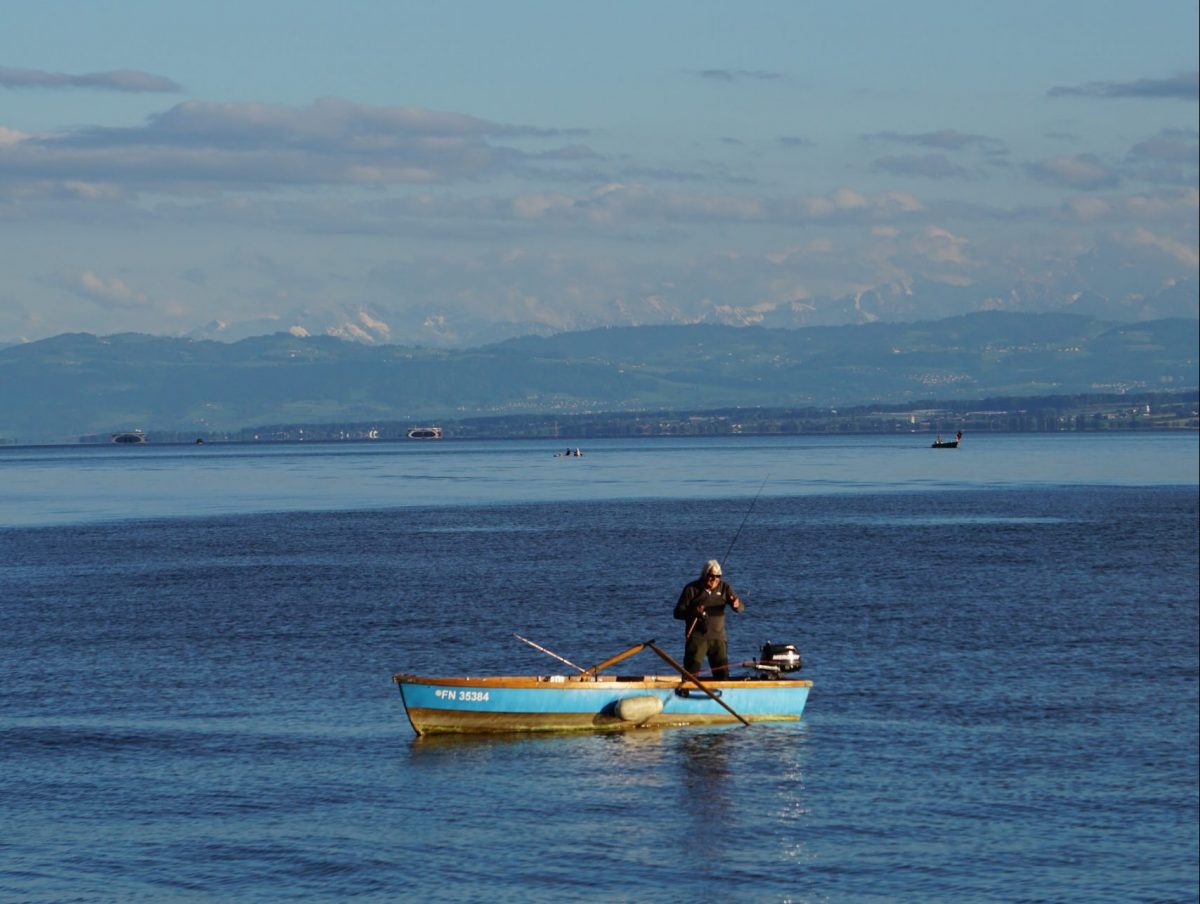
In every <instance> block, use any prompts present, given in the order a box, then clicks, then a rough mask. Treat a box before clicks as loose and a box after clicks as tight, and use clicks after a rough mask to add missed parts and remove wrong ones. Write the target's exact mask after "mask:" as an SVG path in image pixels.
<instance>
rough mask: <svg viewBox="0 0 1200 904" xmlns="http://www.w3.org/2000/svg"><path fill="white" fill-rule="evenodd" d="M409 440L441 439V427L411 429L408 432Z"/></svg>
mask: <svg viewBox="0 0 1200 904" xmlns="http://www.w3.org/2000/svg"><path fill="white" fill-rule="evenodd" d="M408 438H409V439H441V438H442V428H441V427H413V428H412V429H411V430H409V431H408Z"/></svg>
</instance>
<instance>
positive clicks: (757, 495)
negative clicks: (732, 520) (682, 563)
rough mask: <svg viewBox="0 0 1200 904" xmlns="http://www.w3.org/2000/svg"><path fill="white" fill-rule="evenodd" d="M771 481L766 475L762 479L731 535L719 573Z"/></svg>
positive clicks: (723, 569)
mask: <svg viewBox="0 0 1200 904" xmlns="http://www.w3.org/2000/svg"><path fill="white" fill-rule="evenodd" d="M770 479H771V475H770V474H768V475H767V476H766V477H764V478H763V482H762V486H760V487H759V488H758V492H757V493H755V494H754V498H753V499H751V500H750V508H748V509H746V516H745V517H744V518H742V523H741V524H739V525H738V529H737V533H735V534H734V535H733V539H732V540H730V541H729V548H728V549H727V550H725V555H723V556H722V557H721V571H722V572H724V571H725V560H726V559H728V558H729V554H730V553H731V552H733V544H735V543H736V542H737V541H738V537H740V536H741V535H742V528H743V527H745V526H746V522H747V521H749V520H750V513H751V512H752V511H754V504H755V503H756V502H758V497H759V496H761V495H762V491H763V489H764V488H765V487H766V485H767V481H768V480H770Z"/></svg>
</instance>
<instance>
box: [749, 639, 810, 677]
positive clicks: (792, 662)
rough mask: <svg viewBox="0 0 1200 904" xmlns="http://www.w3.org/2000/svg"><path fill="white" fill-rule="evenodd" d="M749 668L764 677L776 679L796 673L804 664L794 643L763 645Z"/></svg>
mask: <svg viewBox="0 0 1200 904" xmlns="http://www.w3.org/2000/svg"><path fill="white" fill-rule="evenodd" d="M750 665H751V667H752V668H753V669H754V670H755V671H757V672H761V673H763V674H764V675H770V676H775V677H778V676H779V675H781V674H783V673H785V672H798V671H800V669H801V668H802V667H803V665H804V662H803V660H801V658H800V651H799V650H797V649H796V645H795V644H794V643H769V642H768V643H765V644H763V646H762V650H761V651H760V652H759V654H758V659H755V660H754V661H753V662H752V663H751V664H750Z"/></svg>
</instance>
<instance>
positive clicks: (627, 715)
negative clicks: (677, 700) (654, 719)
mask: <svg viewBox="0 0 1200 904" xmlns="http://www.w3.org/2000/svg"><path fill="white" fill-rule="evenodd" d="M662 708H663V704H662V701H661V700H659V699H658V698H657V697H651V696H650V695H649V694H641V695H639V696H637V697H622V698H621V699H620V700H618V701H617V706H616V713H617V718H618V719H622V720H624V721H626V722H645V721H646V720H647V719H649V718H650V717H651V716H657V715H658V714H659V713H660V712H662Z"/></svg>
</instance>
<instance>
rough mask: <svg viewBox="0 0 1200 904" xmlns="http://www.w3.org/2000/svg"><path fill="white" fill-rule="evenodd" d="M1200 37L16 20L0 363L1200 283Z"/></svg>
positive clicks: (625, 10)
mask: <svg viewBox="0 0 1200 904" xmlns="http://www.w3.org/2000/svg"><path fill="white" fill-rule="evenodd" d="M1198 33H1200V21H1198V13H1197V4H1196V2H1195V0H1188V2H1183V0H1135V2H1116V0H1055V2H1050V3H1033V2H1019V0H1014V2H1002V3H997V2H994V0H993V2H977V0H953V2H940V0H937V2H935V0H912V2H907V3H896V2H865V0H847V2H838V3H829V2H823V3H816V2H801V0H788V2H773V0H765V2H751V3H738V4H734V3H717V2H710V0H686V2H684V0H661V2H652V0H641V2H627V0H606V2H604V3H596V2H583V0H580V2H568V0H555V2H550V0H547V2H530V0H508V2H504V3H497V2H446V3H436V4H434V3H428V2H422V3H410V2H403V0H388V2H366V0H358V2H356V0H340V2H338V3H332V2H313V0H288V2H281V0H280V2H277V0H238V2H225V0H209V2H206V3H203V4H200V3H185V2H182V0H175V2H163V0H153V2H140V0H113V2H110V3H103V4H101V3H95V2H91V0H87V2H63V0H39V2H36V3H19V2H12V3H6V4H4V5H2V6H0V267H2V269H0V342H5V343H7V342H20V341H32V340H37V339H42V338H46V337H49V336H54V335H57V334H60V333H64V332H90V333H95V334H99V335H107V334H112V333H119V332H126V331H136V332H145V333H153V334H158V335H170V336H203V337H209V338H224V339H231V340H232V339H237V338H241V337H243V336H245V335H252V334H261V333H269V332H276V331H280V330H291V331H293V332H296V333H298V334H303V333H310V334H316V333H326V332H327V333H332V334H334V335H341V336H345V337H347V338H356V339H359V340H361V341H368V342H391V343H401V344H423V345H431V344H432V345H457V344H471V343H475V342H479V341H486V340H487V339H488V338H489V337H494V338H501V337H503V336H506V335H514V334H520V333H525V332H531V331H543V332H545V331H556V330H566V329H583V328H590V327H596V326H609V325H616V324H635V323H667V322H701V321H713V322H729V323H764V324H771V323H778V322H783V321H781V320H780V318H781V317H783V318H784V319H786V316H790V317H792V318H793V321H795V320H796V318H803V317H804V316H808V315H811V314H812V313H813V312H814V311H817V310H823V309H824V308H823V306H826V305H829V304H831V303H832V300H838V299H841V300H845V299H851V300H853V301H854V302H855V306H858V300H859V299H861V297H862V295H863V293H865V292H869V291H871V290H873V289H876V288H878V287H881V286H885V287H890V288H891V290H892V291H893V292H894V293H897V294H899V295H901V296H905V295H907V297H910V298H912V299H915V300H914V301H913V305H915V308H914V309H913V311H912V312H910V313H912V314H913V315H914V316H920V315H921V314H922V313H925V311H924V310H923V309H922V308H921V305H923V304H926V302H925V301H924V299H925V298H927V297H940V296H938V292H937V291H934V292H930V291H929V290H928V287H935V288H937V289H940V290H943V292H942V294H943V295H944V294H945V293H950V294H951V295H953V297H954V298H955V299H956V300H957V301H956V303H966V304H972V305H977V306H988V305H992V306H996V305H1001V304H1002V303H1003V302H1004V299H1005V298H1006V297H1009V298H1011V297H1012V294H1013V292H1014V289H1013V287H1014V286H1020V287H1022V288H1021V290H1020V291H1021V293H1022V297H1033V296H1034V295H1035V294H1037V293H1041V294H1040V295H1039V297H1041V298H1043V300H1047V299H1048V301H1047V303H1050V304H1067V303H1069V302H1070V301H1071V300H1072V298H1073V297H1074V296H1075V295H1078V294H1079V293H1080V291H1081V290H1090V291H1098V292H1103V293H1105V294H1106V295H1109V296H1112V297H1114V298H1117V299H1129V298H1141V297H1146V296H1151V295H1153V294H1154V293H1155V292H1158V291H1162V290H1164V289H1167V288H1170V287H1172V286H1178V285H1180V284H1187V283H1189V281H1190V282H1191V284H1193V285H1194V283H1195V281H1196V278H1197V264H1198V228H1197V217H1198V204H1197V198H1198V191H1197V185H1198V175H1197V156H1198V150H1197V148H1198V131H1200V125H1198V105H1197V93H1198V92H1197V70H1198V68H1200V64H1198V45H1197V40H1198V39H1197V34H1198ZM921 287H924V288H921ZM1193 298H1194V293H1193ZM930 304H931V303H930ZM847 310H851V315H850V316H854V315H853V310H852V309H847ZM806 312H807V313H806ZM938 312H941V313H944V309H943V308H938V309H937V311H935V310H934V308H933V307H932V306H930V307H929V308H928V311H927V313H928V314H929V315H930V316H933V315H934V314H935V313H938ZM785 315H786V316H785ZM860 315H861V316H862V317H864V318H865V317H868V316H869V315H868V313H867V312H866V311H865V310H861V311H860ZM870 316H874V315H870ZM772 318H774V319H772ZM797 322H798V321H797Z"/></svg>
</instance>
